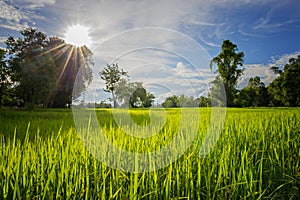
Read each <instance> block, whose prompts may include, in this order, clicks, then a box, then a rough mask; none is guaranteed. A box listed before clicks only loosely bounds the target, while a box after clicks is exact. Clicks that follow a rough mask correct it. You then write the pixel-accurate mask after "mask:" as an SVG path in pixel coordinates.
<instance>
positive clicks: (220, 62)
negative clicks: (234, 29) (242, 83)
mask: <svg viewBox="0 0 300 200" xmlns="http://www.w3.org/2000/svg"><path fill="white" fill-rule="evenodd" d="M237 50H238V48H237V45H235V44H233V43H232V42H231V41H230V40H224V41H223V44H222V51H221V53H220V54H219V55H218V56H216V57H215V58H213V59H212V60H211V63H210V66H211V68H212V65H213V64H216V65H217V67H218V69H217V72H218V77H217V78H216V80H215V81H213V82H212V84H213V87H212V90H211V93H212V94H211V96H214V98H216V99H217V98H218V97H219V95H218V94H219V93H220V91H222V90H223V88H222V87H221V86H220V84H221V83H222V84H223V85H224V90H225V93H226V100H227V106H233V105H234V103H233V101H234V95H235V93H236V88H235V87H236V84H237V80H238V78H239V77H240V76H241V75H242V73H243V70H242V69H241V68H240V67H242V66H243V61H244V53H243V52H236V51H237ZM216 93H218V94H216ZM222 96H223V95H222ZM217 100H218V99H217ZM219 102H224V101H223V98H220V99H219Z"/></svg>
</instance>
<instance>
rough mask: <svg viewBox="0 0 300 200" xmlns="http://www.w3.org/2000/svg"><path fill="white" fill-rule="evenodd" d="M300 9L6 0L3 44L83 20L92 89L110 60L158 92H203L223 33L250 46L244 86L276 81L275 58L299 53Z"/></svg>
mask: <svg viewBox="0 0 300 200" xmlns="http://www.w3.org/2000/svg"><path fill="white" fill-rule="evenodd" d="M299 10H300V1H299V0H284V1H282V0H257V1H256V0H211V1H206V0H194V1H193V0H190V1H182V0H172V1H171V0H161V1H159V0H158V1H149V0H141V1H136V0H126V1H125V0H118V1H117V0H116V1H105V0H87V1H81V0H59V1H58V0H1V1H0V13H1V15H0V46H2V47H5V44H4V40H5V39H6V38H7V37H8V36H10V35H12V36H15V37H17V36H19V33H18V31H19V30H21V29H22V28H25V27H28V26H31V27H35V28H37V29H38V30H40V31H43V32H45V33H46V34H47V35H48V36H53V35H57V36H60V37H64V33H65V32H66V30H67V28H68V27H70V26H72V25H76V24H80V25H83V26H86V27H88V28H89V29H90V37H91V40H92V43H93V44H92V45H91V47H90V48H91V49H92V50H93V52H94V61H95V67H94V69H93V70H94V72H95V74H94V81H93V83H92V84H91V86H90V91H91V94H90V96H91V95H92V94H94V93H95V92H92V91H96V90H97V91H99V88H101V87H102V86H103V83H102V82H101V81H100V80H99V76H98V75H97V73H96V72H97V71H99V70H101V69H102V68H103V67H104V66H105V64H106V63H109V62H113V61H117V62H118V63H119V64H120V66H123V67H124V68H125V69H126V70H128V71H129V72H130V75H131V80H132V81H143V82H144V83H145V84H146V85H147V87H148V89H153V90H155V91H156V90H157V87H158V88H159V87H160V88H161V91H164V92H162V93H161V94H159V93H157V94H156V96H159V98H160V99H163V98H164V97H165V96H167V95H170V94H180V93H185V94H187V95H194V96H198V95H199V94H205V93H206V92H207V90H205V88H207V84H208V82H209V81H211V80H212V79H213V74H212V73H211V71H210V70H209V66H208V64H209V60H210V59H211V58H213V57H215V56H216V55H218V53H219V52H220V47H221V44H222V41H223V40H224V39H230V40H231V41H232V42H233V43H235V44H237V46H238V49H239V50H240V51H243V52H244V53H245V62H244V64H245V73H244V76H243V77H242V78H241V79H240V82H239V85H240V87H242V86H244V85H245V84H247V81H248V78H249V77H251V76H256V75H258V76H260V77H261V78H262V80H263V81H264V82H266V83H269V82H271V81H272V80H273V79H274V78H275V77H276V76H275V75H274V74H273V73H271V72H270V71H269V67H270V66H271V65H277V66H279V67H282V66H283V65H284V64H285V63H286V62H287V61H288V59H289V58H290V57H295V56H296V55H298V54H300V39H299V35H300V12H299ZM145 27H152V28H145ZM197 45H198V46H197ZM155 87H156V89H155ZM97 93H99V92H97ZM94 96H96V97H97V98H99V99H101V98H102V97H104V94H100V95H99V94H97V95H94Z"/></svg>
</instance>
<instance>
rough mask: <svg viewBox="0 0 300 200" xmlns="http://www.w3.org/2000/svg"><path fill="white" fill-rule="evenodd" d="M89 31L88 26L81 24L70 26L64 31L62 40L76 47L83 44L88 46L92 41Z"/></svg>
mask: <svg viewBox="0 0 300 200" xmlns="http://www.w3.org/2000/svg"><path fill="white" fill-rule="evenodd" d="M89 32H90V30H89V28H88V27H85V26H82V25H75V26H70V27H69V28H68V30H67V32H66V33H65V37H64V40H65V41H66V43H69V44H72V45H75V46H77V47H81V46H83V45H86V46H87V47H90V45H91V43H92V42H91V38H90V36H89Z"/></svg>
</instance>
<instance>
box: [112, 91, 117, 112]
mask: <svg viewBox="0 0 300 200" xmlns="http://www.w3.org/2000/svg"><path fill="white" fill-rule="evenodd" d="M111 95H112V97H113V102H114V108H116V107H117V100H116V96H115V94H114V91H111Z"/></svg>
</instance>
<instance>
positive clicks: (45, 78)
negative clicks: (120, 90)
mask: <svg viewBox="0 0 300 200" xmlns="http://www.w3.org/2000/svg"><path fill="white" fill-rule="evenodd" d="M21 35H22V37H20V38H17V39H15V38H13V37H9V38H8V39H7V40H6V44H7V49H8V54H9V56H10V59H9V65H10V67H11V69H12V77H11V79H12V80H13V81H14V82H15V91H16V93H17V95H18V97H19V99H20V100H21V101H23V102H24V103H25V104H27V105H29V106H30V107H34V106H36V105H41V106H43V107H65V106H66V105H68V106H70V105H71V102H72V99H74V98H77V97H78V96H79V95H80V94H81V92H82V91H84V89H85V88H86V86H87V85H88V84H89V83H90V81H91V79H92V70H91V69H90V65H92V64H93V63H92V61H91V57H92V52H91V51H90V50H89V49H87V48H86V47H75V46H73V45H68V44H66V43H65V42H64V41H63V40H62V39H60V38H57V37H51V38H49V39H48V38H47V36H46V35H45V34H44V33H42V32H39V31H37V30H36V29H33V28H27V29H24V30H22V31H21ZM76 76H77V83H76V84H75V86H76V88H74V82H75V79H76Z"/></svg>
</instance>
